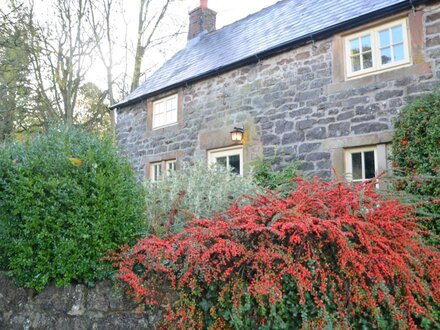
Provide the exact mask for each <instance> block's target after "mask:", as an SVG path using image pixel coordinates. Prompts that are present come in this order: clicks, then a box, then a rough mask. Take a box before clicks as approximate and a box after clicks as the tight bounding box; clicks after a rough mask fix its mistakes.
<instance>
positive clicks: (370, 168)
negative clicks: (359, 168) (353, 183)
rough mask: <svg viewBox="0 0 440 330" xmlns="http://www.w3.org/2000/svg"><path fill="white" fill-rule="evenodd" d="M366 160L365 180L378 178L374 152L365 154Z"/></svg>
mask: <svg viewBox="0 0 440 330" xmlns="http://www.w3.org/2000/svg"><path fill="white" fill-rule="evenodd" d="M364 158H365V179H371V178H374V177H375V176H376V168H375V164H374V151H367V152H365V153H364Z"/></svg>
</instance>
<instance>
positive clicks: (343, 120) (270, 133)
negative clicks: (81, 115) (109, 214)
mask: <svg viewBox="0 0 440 330" xmlns="http://www.w3.org/2000/svg"><path fill="white" fill-rule="evenodd" d="M189 16H190V24H189V33H188V42H187V45H186V47H185V48H184V49H182V50H181V51H179V52H178V53H177V54H176V55H175V56H174V57H172V58H171V59H170V60H169V61H168V62H166V63H165V64H164V65H163V66H162V67H161V68H160V69H159V70H158V71H156V72H155V73H154V74H153V75H152V76H151V77H149V78H148V79H147V80H146V81H145V82H144V83H143V84H142V85H141V86H140V87H139V88H138V89H136V90H135V91H134V92H133V93H131V94H130V95H129V96H128V97H127V98H125V99H124V100H122V101H121V102H119V103H118V104H116V105H114V106H113V108H116V109H117V114H118V123H117V129H116V130H117V140H118V144H119V146H120V148H121V150H122V151H123V152H124V153H125V154H126V155H127V156H128V157H129V159H130V160H131V162H132V164H133V167H134V168H135V170H136V171H138V173H139V175H140V176H145V177H150V178H151V179H152V180H158V179H159V178H160V176H161V175H162V173H167V172H168V171H173V170H176V168H177V169H178V167H179V166H180V164H181V163H182V162H184V161H193V160H195V159H205V160H206V162H220V163H223V164H225V165H226V166H228V167H229V168H231V169H232V170H234V171H236V172H237V173H239V174H243V173H245V172H246V170H247V168H248V165H249V164H251V163H252V162H253V161H255V160H257V159H261V158H264V157H270V156H272V155H274V154H276V155H277V156H278V157H277V159H278V162H279V165H280V166H283V164H285V163H286V162H289V161H291V160H294V159H298V160H301V161H302V170H303V173H304V174H306V175H318V176H319V177H321V178H330V177H331V176H333V175H334V173H336V175H346V177H347V178H348V179H350V180H353V181H361V180H365V179H368V178H371V177H373V176H374V175H375V174H377V173H378V172H380V171H382V170H384V169H386V167H387V153H388V152H389V143H390V141H391V138H392V128H393V119H394V118H395V116H396V115H397V113H398V112H399V109H401V107H402V106H403V105H404V104H405V103H406V101H407V100H409V99H411V98H413V97H414V96H416V95H417V94H420V93H422V92H425V91H429V90H433V89H434V88H435V86H436V84H437V81H438V80H439V78H440V1H437V0H436V1H418V0H344V1H340V0H282V1H279V2H278V3H276V4H274V5H273V6H271V7H268V8H265V9H263V10H261V11H260V12H258V13H255V14H253V15H250V16H248V17H246V18H244V19H242V20H239V21H237V22H235V23H233V24H230V25H228V26H225V27H223V28H221V29H219V30H216V28H215V19H216V12H215V11H213V10H211V9H209V8H208V6H207V0H204V1H203V0H202V1H200V6H199V7H198V8H196V9H194V10H193V11H191V12H190V13H189ZM236 128H238V131H240V130H241V129H243V131H244V134H243V138H242V139H240V140H239V141H232V139H231V131H233V130H234V129H236Z"/></svg>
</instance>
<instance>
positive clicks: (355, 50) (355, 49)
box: [350, 38, 360, 55]
mask: <svg viewBox="0 0 440 330" xmlns="http://www.w3.org/2000/svg"><path fill="white" fill-rule="evenodd" d="M350 46H351V55H357V54H359V52H360V49H359V39H357V38H356V39H353V40H351V41H350Z"/></svg>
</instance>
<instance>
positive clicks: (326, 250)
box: [110, 180, 440, 329]
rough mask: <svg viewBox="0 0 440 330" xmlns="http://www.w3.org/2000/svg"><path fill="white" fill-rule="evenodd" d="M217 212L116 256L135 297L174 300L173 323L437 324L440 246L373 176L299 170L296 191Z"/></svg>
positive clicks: (169, 320) (168, 315)
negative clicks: (328, 177)
mask: <svg viewBox="0 0 440 330" xmlns="http://www.w3.org/2000/svg"><path fill="white" fill-rule="evenodd" d="M214 220H215V221H211V220H206V219H200V220H194V221H192V222H190V223H187V228H186V229H185V230H184V231H183V232H181V233H179V234H177V235H170V236H168V237H166V238H163V239H160V238H157V237H155V236H150V237H147V238H146V239H144V240H141V241H139V242H138V243H137V244H136V245H135V246H134V247H132V248H130V247H128V246H127V247H125V248H123V249H122V252H120V253H114V254H112V256H111V257H110V259H111V260H113V262H114V264H115V266H116V267H118V275H117V277H118V278H119V279H120V280H121V281H122V283H123V285H125V287H126V290H127V292H128V293H129V294H130V295H131V296H132V297H133V298H135V299H136V300H137V301H143V302H145V303H148V304H157V305H162V304H165V305H166V306H167V308H166V312H165V315H164V317H165V319H164V324H163V327H164V328H166V329H205V328H206V329H232V328H234V329H257V328H259V329H300V328H303V329H324V328H325V329H376V328H380V329H406V328H416V326H418V325H420V326H422V327H426V328H432V327H433V326H434V323H433V322H434V320H432V319H430V317H431V316H430V313H431V312H433V311H434V310H435V309H436V308H438V303H439V302H440V279H439V274H440V253H439V251H438V250H436V249H435V248H433V247H429V246H425V245H424V244H423V243H422V241H421V239H420V236H421V235H423V232H421V231H420V230H419V227H418V224H417V219H416V218H415V217H414V212H413V210H412V209H411V208H410V207H408V206H405V205H402V204H400V203H399V202H397V201H392V200H382V199H381V198H380V196H378V195H377V193H376V192H375V191H374V183H371V184H362V185H357V186H356V187H354V188H352V187H350V186H348V185H346V184H342V183H336V182H328V183H319V182H318V181H313V182H307V181H301V180H298V186H297V189H296V190H295V191H294V192H292V193H291V194H290V195H288V196H287V197H281V196H280V195H275V194H271V193H269V194H268V195H259V196H258V197H256V198H252V199H251V204H249V205H246V206H243V207H239V206H237V205H236V206H233V207H232V208H231V209H230V210H229V212H228V213H227V214H224V215H222V216H215V217H214ZM167 286H169V287H171V288H172V289H174V290H175V291H176V292H177V300H172V299H173V297H174V298H175V297H176V296H175V295H169V294H166V291H165V292H164V290H163V288H164V287H167Z"/></svg>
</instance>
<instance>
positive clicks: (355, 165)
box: [351, 152, 363, 180]
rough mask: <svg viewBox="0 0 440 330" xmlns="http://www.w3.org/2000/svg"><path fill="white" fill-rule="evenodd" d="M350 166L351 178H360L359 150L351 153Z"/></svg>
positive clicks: (360, 158)
mask: <svg viewBox="0 0 440 330" xmlns="http://www.w3.org/2000/svg"><path fill="white" fill-rule="evenodd" d="M351 166H352V175H353V180H362V179H363V178H362V154H361V153H360V152H356V153H353V154H351Z"/></svg>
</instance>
